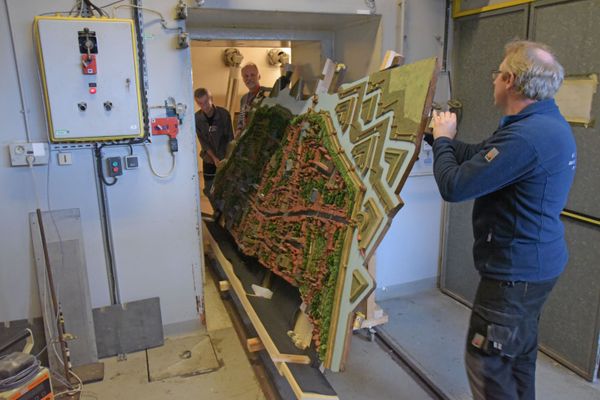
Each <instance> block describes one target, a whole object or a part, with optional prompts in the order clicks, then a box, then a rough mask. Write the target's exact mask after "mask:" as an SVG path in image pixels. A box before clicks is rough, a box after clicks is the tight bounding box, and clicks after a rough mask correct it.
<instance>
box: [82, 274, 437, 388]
mask: <svg viewBox="0 0 600 400" xmlns="http://www.w3.org/2000/svg"><path fill="white" fill-rule="evenodd" d="M205 278H206V279H205V285H204V291H205V310H206V329H205V330H202V331H199V332H195V333H194V334H193V335H187V336H180V337H169V338H167V339H166V340H165V346H164V347H163V348H160V349H156V350H154V353H152V352H153V350H150V351H149V352H150V353H151V355H150V360H157V361H155V362H159V363H160V362H162V363H163V364H165V365H166V364H168V362H171V361H167V360H166V358H167V357H169V355H170V359H173V354H170V352H169V349H172V350H173V351H172V353H177V354H179V353H180V352H181V348H182V346H181V344H182V343H183V342H187V343H194V342H195V340H194V338H190V336H195V338H196V339H197V340H198V342H199V341H200V340H201V339H202V338H203V337H205V335H208V336H210V339H211V341H212V345H213V347H214V350H215V354H216V357H217V359H218V360H219V363H220V365H221V367H220V368H219V369H217V370H216V371H214V372H208V373H203V374H201V375H197V376H190V377H185V378H184V377H175V378H167V379H164V380H161V381H158V382H148V370H149V369H150V370H152V366H150V368H149V367H148V365H147V362H148V359H147V355H146V352H139V353H134V354H129V355H128V357H127V360H126V361H117V360H116V358H114V357H113V358H109V359H104V360H102V361H103V362H104V363H105V379H104V381H102V382H98V383H94V384H88V385H85V387H84V391H83V395H82V399H98V400H125V399H127V400H129V399H134V398H143V399H148V400H154V399H156V400H158V399H167V398H169V399H211V400H220V399H231V400H262V399H265V395H264V394H263V392H262V390H261V388H260V386H259V383H258V381H257V379H256V376H255V374H254V371H253V369H252V367H251V365H250V363H249V361H248V359H247V357H246V354H245V351H244V349H243V347H242V345H241V344H240V341H239V338H238V336H237V334H236V332H235V330H234V329H233V327H232V323H231V320H230V318H229V315H228V314H227V311H226V309H225V307H224V305H223V302H222V300H221V298H220V296H219V293H218V292H217V289H216V288H215V285H214V283H213V281H212V278H211V274H210V273H206V274H205ZM157 350H160V351H157ZM176 358H177V357H175V359H176ZM326 376H327V379H328V380H329V381H330V382H331V384H332V386H333V387H334V389H335V390H336V392H337V393H338V395H339V397H340V399H343V400H359V399H361V400H362V399H367V398H368V399H373V400H388V399H389V400H392V399H395V400H402V399H407V400H408V399H410V400H428V399H431V398H432V397H431V396H430V395H429V394H428V392H427V391H426V390H425V389H423V388H422V387H421V386H420V385H419V384H418V383H417V382H416V381H415V380H414V379H413V377H411V376H410V375H409V374H408V373H407V372H406V371H404V370H403V369H402V368H401V367H400V366H399V365H398V364H397V363H396V362H395V361H394V360H393V359H392V356H391V355H390V354H388V353H387V352H386V351H385V350H384V349H383V348H382V347H381V346H380V345H379V344H378V343H376V342H370V341H369V340H367V337H366V336H365V335H364V334H360V333H359V334H356V335H354V336H353V338H352V345H351V348H350V354H349V359H348V363H347V365H346V371H345V372H343V373H331V372H327V373H326ZM285 400H288V399H285Z"/></svg>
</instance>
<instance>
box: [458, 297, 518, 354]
mask: <svg viewBox="0 0 600 400" xmlns="http://www.w3.org/2000/svg"><path fill="white" fill-rule="evenodd" d="M520 321H521V316H520V315H515V314H510V313H505V312H501V311H497V310H492V309H489V308H487V307H482V306H481V305H475V307H474V308H473V313H472V314H471V322H470V326H469V336H468V345H469V346H472V347H474V348H476V349H479V350H480V351H482V352H483V353H485V354H493V355H500V356H503V357H508V358H513V357H514V356H515V355H516V354H517V349H518V346H519V334H520V332H519V325H520Z"/></svg>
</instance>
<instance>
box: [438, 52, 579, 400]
mask: <svg viewBox="0 0 600 400" xmlns="http://www.w3.org/2000/svg"><path fill="white" fill-rule="evenodd" d="M563 76H564V71H563V68H562V66H561V65H560V64H559V63H558V61H557V60H556V58H555V57H554V55H553V54H552V52H551V50H550V49H549V48H548V47H547V46H545V45H543V44H541V43H535V42H529V41H515V42H511V43H509V44H507V45H506V48H505V57H504V60H503V61H502V63H501V64H500V66H499V68H498V70H497V71H493V73H492V77H493V85H494V103H495V105H496V106H497V107H498V108H499V109H500V110H501V111H502V113H503V114H504V117H503V118H502V119H501V120H500V125H499V127H498V129H497V130H496V131H495V132H494V133H493V134H492V135H491V136H490V137H489V138H488V139H486V140H484V141H483V142H481V143H477V144H467V143H463V142H460V141H458V140H455V139H454V137H455V135H456V115H455V114H452V113H448V112H442V113H439V114H437V113H436V114H435V115H434V117H433V120H434V121H433V122H434V129H433V136H434V143H433V153H434V160H435V161H434V174H435V179H436V182H437V184H438V187H439V190H440V193H441V195H442V197H443V198H444V200H446V201H450V202H458V201H464V200H469V199H475V203H474V206H473V234H474V237H475V243H474V245H473V257H474V260H475V267H476V268H477V270H478V271H479V273H480V276H481V280H480V283H479V286H478V288H477V294H476V296H475V301H474V303H473V311H472V313H471V320H470V324H469V331H468V335H467V349H466V354H465V361H466V369H467V375H468V378H469V383H470V385H471V390H472V392H473V396H474V398H475V399H502V400H511V399H534V398H535V362H536V357H537V347H538V343H537V333H538V320H539V317H540V313H541V310H542V306H543V305H544V302H545V301H546V299H547V298H548V295H549V294H550V291H551V290H552V288H553V287H554V284H555V283H556V281H557V279H558V276H559V275H560V274H561V272H562V271H563V269H564V267H565V265H566V263H567V258H568V253H567V248H566V243H565V240H564V229H563V225H562V223H561V221H560V212H561V211H562V209H563V207H564V206H565V204H566V201H567V196H568V193H569V189H570V187H571V183H572V182H573V177H574V175H575V165H576V148H575V140H574V138H573V134H572V132H571V129H570V127H569V124H568V123H567V122H566V121H565V119H564V118H563V117H562V116H561V114H560V112H559V110H558V107H557V106H556V104H555V102H554V99H553V97H554V94H555V93H556V92H557V91H558V89H559V87H560V85H561V83H562V81H563Z"/></svg>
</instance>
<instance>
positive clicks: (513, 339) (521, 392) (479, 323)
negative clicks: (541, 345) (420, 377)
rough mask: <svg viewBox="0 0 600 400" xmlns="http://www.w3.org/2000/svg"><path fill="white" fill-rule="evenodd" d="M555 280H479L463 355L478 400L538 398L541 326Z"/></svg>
mask: <svg viewBox="0 0 600 400" xmlns="http://www.w3.org/2000/svg"><path fill="white" fill-rule="evenodd" d="M557 280H558V278H555V279H552V280H548V281H543V282H507V281H498V280H493V279H487V278H481V281H480V282H479V286H478V288H477V294H476V295H475V302H474V303H473V311H472V312H471V321H470V324H469V333H468V334H467V349H466V352H465V364H466V369H467V376H468V378H469V384H470V386H471V391H472V393H473V398H474V399H475V400H483V399H485V400H516V399H519V400H533V399H535V362H536V359H537V350H538V341H537V336H538V322H539V319H540V314H541V311H542V307H543V305H544V302H545V301H546V299H547V298H548V295H549V294H550V291H551V290H552V288H553V287H554V284H555V283H556V281H557Z"/></svg>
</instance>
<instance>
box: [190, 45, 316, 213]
mask: <svg viewBox="0 0 600 400" xmlns="http://www.w3.org/2000/svg"><path fill="white" fill-rule="evenodd" d="M233 49H235V50H237V52H238V53H239V54H240V55H241V56H242V57H243V59H242V61H241V62H240V66H241V67H243V66H244V65H246V64H248V63H253V64H255V65H256V66H257V68H258V71H259V73H260V85H261V86H264V87H266V88H271V87H273V84H274V83H275V81H276V80H277V79H278V78H279V77H280V76H281V75H282V74H283V72H284V71H283V64H282V63H281V62H280V61H281V60H283V58H279V59H276V58H275V57H274V54H275V55H277V54H279V55H283V56H284V57H285V60H286V61H287V62H288V63H290V64H292V65H293V66H294V68H295V71H296V73H297V74H299V75H300V76H302V77H303V79H304V81H305V85H306V92H307V93H312V91H314V88H315V86H316V83H317V81H318V79H319V73H320V67H321V64H322V47H321V42H320V41H318V40H298V41H290V40H193V41H192V45H191V58H192V74H193V85H194V90H196V89H198V88H206V89H208V90H209V91H210V92H211V94H212V96H213V102H214V105H216V106H219V107H223V108H225V109H227V111H229V114H230V116H231V120H232V122H233V125H234V127H233V129H234V131H235V128H236V121H237V119H238V115H239V111H240V100H241V98H242V96H243V95H244V94H246V93H247V92H248V89H247V88H246V86H245V85H244V82H243V80H242V77H241V71H240V68H239V67H237V68H235V67H231V66H230V65H228V63H227V62H226V53H227V52H228V51H232V50H233ZM194 106H195V108H194V112H197V111H198V110H199V107H198V105H197V104H195V105H194ZM198 146H200V144H199V143H198ZM198 157H199V156H198ZM198 166H199V170H200V171H199V172H200V174H199V175H200V176H201V177H202V176H203V171H202V160H201V159H198ZM200 187H201V201H202V210H203V212H205V213H206V214H211V213H212V208H211V205H210V202H209V201H208V199H207V198H206V196H205V194H204V180H203V179H201V180H200Z"/></svg>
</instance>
